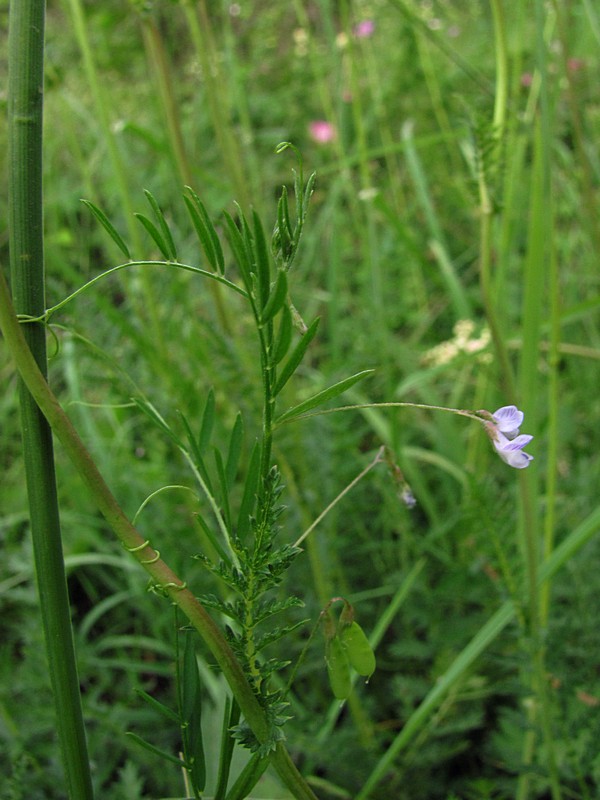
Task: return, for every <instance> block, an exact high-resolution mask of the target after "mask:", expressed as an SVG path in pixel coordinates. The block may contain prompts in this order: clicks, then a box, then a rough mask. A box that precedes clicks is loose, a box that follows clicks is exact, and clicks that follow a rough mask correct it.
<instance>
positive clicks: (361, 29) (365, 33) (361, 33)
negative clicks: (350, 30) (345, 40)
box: [354, 19, 375, 39]
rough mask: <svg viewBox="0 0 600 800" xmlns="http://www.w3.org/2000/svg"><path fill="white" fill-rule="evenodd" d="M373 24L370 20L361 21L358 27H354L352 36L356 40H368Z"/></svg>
mask: <svg viewBox="0 0 600 800" xmlns="http://www.w3.org/2000/svg"><path fill="white" fill-rule="evenodd" d="M374 30H375V23H374V22H373V20H372V19H363V21H362V22H359V23H358V25H355V26H354V35H355V36H356V38H357V39H368V38H369V36H372V35H373V32H374Z"/></svg>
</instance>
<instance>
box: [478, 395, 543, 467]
mask: <svg viewBox="0 0 600 800" xmlns="http://www.w3.org/2000/svg"><path fill="white" fill-rule="evenodd" d="M523 417H524V415H523V412H522V411H519V409H518V408H517V407H516V406H502V408H499V409H498V410H497V411H494V413H493V414H492V419H493V422H487V423H485V427H486V430H487V432H488V434H489V436H490V439H491V440H492V444H493V445H494V448H495V450H496V452H497V453H498V455H499V456H500V458H501V459H502V460H503V461H504V462H506V463H507V464H508V465H509V466H510V467H514V468H515V469H525V467H528V466H529V463H530V462H531V461H533V456H530V455H529V453H525V452H524V451H523V448H524V447H526V445H528V444H529V442H530V441H531V440H532V439H533V436H530V435H529V434H520V435H519V428H520V426H521V423H522V422H523Z"/></svg>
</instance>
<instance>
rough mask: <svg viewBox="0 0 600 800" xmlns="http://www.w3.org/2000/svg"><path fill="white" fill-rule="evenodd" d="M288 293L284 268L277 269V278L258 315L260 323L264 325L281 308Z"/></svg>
mask: <svg viewBox="0 0 600 800" xmlns="http://www.w3.org/2000/svg"><path fill="white" fill-rule="evenodd" d="M287 293H288V284H287V276H286V272H285V270H284V269H280V270H278V271H277V280H276V282H275V286H274V287H273V289H272V290H271V294H270V295H269V299H268V300H267V303H266V305H265V307H264V308H263V310H262V312H261V315H260V323H261V325H266V323H267V322H270V321H271V320H272V319H273V317H274V316H275V315H276V314H277V313H278V312H279V311H280V310H281V308H282V307H283V304H284V303H285V300H286V297H287Z"/></svg>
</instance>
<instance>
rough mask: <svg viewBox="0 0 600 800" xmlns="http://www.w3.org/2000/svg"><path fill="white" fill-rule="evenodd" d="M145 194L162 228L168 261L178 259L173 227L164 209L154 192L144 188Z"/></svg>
mask: <svg viewBox="0 0 600 800" xmlns="http://www.w3.org/2000/svg"><path fill="white" fill-rule="evenodd" d="M144 194H145V195H146V198H147V200H148V202H149V203H150V208H151V209H152V211H154V216H155V217H156V221H157V222H158V227H159V228H160V232H161V234H162V237H163V240H164V242H165V244H166V246H167V252H168V253H169V257H168V259H167V261H177V248H176V247H175V242H174V240H173V236H172V235H171V229H170V228H169V225H168V224H167V220H166V219H165V215H164V214H163V212H162V209H161V207H160V206H159V205H158V203H157V201H156V199H155V197H154V195H153V194H152V192H149V191H148V189H144Z"/></svg>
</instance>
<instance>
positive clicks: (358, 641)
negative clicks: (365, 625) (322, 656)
mask: <svg viewBox="0 0 600 800" xmlns="http://www.w3.org/2000/svg"><path fill="white" fill-rule="evenodd" d="M340 641H341V643H342V646H343V648H344V650H345V651H346V656H347V657H348V661H349V662H350V664H351V665H352V666H353V668H354V669H355V670H356V671H357V672H358V674H359V675H366V676H367V677H368V676H369V675H372V674H373V673H374V672H375V666H376V665H375V653H374V652H373V648H372V647H371V645H370V644H369V640H368V639H367V637H366V636H365V632H364V631H363V629H362V628H361V627H360V625H359V624H358V622H352V623H350V625H348V626H346V627H344V628H342V630H341V631H340Z"/></svg>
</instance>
